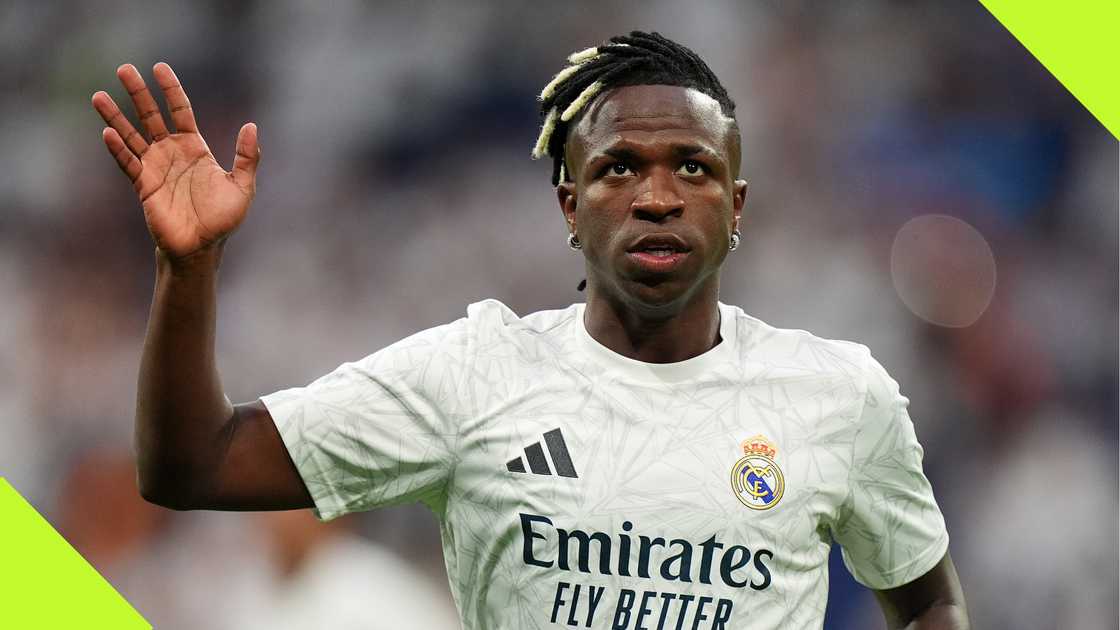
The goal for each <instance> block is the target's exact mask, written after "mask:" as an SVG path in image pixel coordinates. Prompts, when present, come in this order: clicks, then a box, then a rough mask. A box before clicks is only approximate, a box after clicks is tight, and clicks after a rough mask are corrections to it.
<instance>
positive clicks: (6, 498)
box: [0, 477, 152, 630]
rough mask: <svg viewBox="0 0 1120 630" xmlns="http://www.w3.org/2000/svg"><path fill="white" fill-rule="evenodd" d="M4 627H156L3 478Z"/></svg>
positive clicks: (0, 613) (0, 576)
mask: <svg viewBox="0 0 1120 630" xmlns="http://www.w3.org/2000/svg"><path fill="white" fill-rule="evenodd" d="M0 522H2V523H3V536H0V628H12V629H13V630H24V629H27V630H53V629H54V628H66V629H67V630H70V629H73V628H90V629H95V628H96V629H100V628H106V629H108V628H112V629H113V630H133V629H134V628H135V629H144V630H149V629H150V628H151V627H152V626H151V624H149V623H148V622H147V621H145V620H144V618H143V617H141V616H140V613H138V612H136V610H134V609H133V608H132V606H130V605H129V604H128V602H127V601H125V600H124V598H123V597H121V596H120V594H119V593H117V592H116V591H115V590H113V587H112V586H111V585H110V584H109V583H108V582H106V581H105V578H103V577H101V575H100V574H99V573H98V572H97V571H96V570H94V568H93V567H92V566H90V564H89V563H88V562H86V561H85V559H84V558H82V556H81V555H79V554H78V552H77V551H75V550H74V548H73V547H71V546H70V544H69V543H67V542H66V540H65V539H64V538H63V537H62V536H61V535H60V534H59V533H58V532H56V531H55V530H54V528H53V527H51V525H50V523H48V522H47V521H46V519H44V518H43V517H42V516H40V515H39V513H38V512H36V511H35V508H34V507H32V506H31V504H30V503H28V502H27V501H26V500H25V499H24V498H23V497H22V496H20V495H19V493H18V492H16V490H15V488H13V487H12V486H11V484H9V483H8V482H7V480H5V479H4V478H3V477H0Z"/></svg>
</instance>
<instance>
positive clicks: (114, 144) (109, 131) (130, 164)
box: [101, 127, 144, 186]
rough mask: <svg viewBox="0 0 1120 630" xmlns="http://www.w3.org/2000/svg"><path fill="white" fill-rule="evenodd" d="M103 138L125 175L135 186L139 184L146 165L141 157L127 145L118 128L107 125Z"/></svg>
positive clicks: (102, 133)
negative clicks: (142, 162) (141, 160)
mask: <svg viewBox="0 0 1120 630" xmlns="http://www.w3.org/2000/svg"><path fill="white" fill-rule="evenodd" d="M101 139H102V140H104V141H105V146H106V147H108V149H109V153H111V154H112V155H113V158H114V159H115V160H116V161H117V166H119V167H121V170H122V171H124V174H125V175H128V179H129V180H130V181H131V182H132V185H133V186H136V185H137V182H139V181H140V173H141V172H142V171H143V170H144V165H143V164H141V163H140V158H138V157H136V155H134V154H133V153H132V151H131V150H130V149H129V148H128V146H127V145H125V143H124V140H122V139H121V135H120V134H119V133H117V130H116V129H113V128H112V127H106V128H105V129H104V130H102V132H101Z"/></svg>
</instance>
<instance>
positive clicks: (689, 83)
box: [533, 31, 735, 186]
mask: <svg viewBox="0 0 1120 630" xmlns="http://www.w3.org/2000/svg"><path fill="white" fill-rule="evenodd" d="M568 63H569V65H568V66H567V67H565V68H564V69H563V70H561V71H560V72H559V73H557V74H556V76H555V77H553V78H552V80H551V81H549V83H548V85H546V86H545V88H544V89H543V90H541V95H540V102H541V103H540V113H541V116H542V117H543V122H542V124H541V133H540V135H539V136H538V138H537V142H536V144H535V145H534V147H533V157H534V158H542V157H545V156H549V157H551V158H552V159H553V164H552V184H553V185H554V186H555V185H557V184H559V183H560V182H561V181H567V180H568V176H569V174H570V171H568V170H567V169H566V168H565V165H564V154H565V146H564V145H565V143H566V141H567V136H568V129H569V127H570V125H572V124H574V123H575V122H577V120H578V116H579V114H580V113H581V112H583V111H584V110H585V109H586V108H587V106H588V104H589V103H590V102H591V101H593V100H594V99H595V97H597V96H598V95H599V94H602V93H603V92H605V91H608V90H610V89H613V88H616V87H622V86H627V85H677V86H681V87H688V88H694V89H696V90H699V91H700V92H703V93H704V94H707V95H708V96H711V97H712V98H714V99H715V100H716V101H718V102H719V104H720V108H721V109H722V110H723V113H724V114H725V115H727V116H730V117H732V118H734V117H735V103H734V101H732V100H731V97H730V96H728V94H727V90H726V89H724V87H723V85H722V84H721V83H720V81H719V79H718V78H717V77H716V75H715V73H713V72H712V70H711V68H709V67H708V65H707V64H706V63H704V61H703V60H702V59H701V58H700V56H699V55H697V54H696V53H695V52H693V51H691V50H689V49H688V48H687V47H685V46H682V45H681V44H678V43H677V42H674V41H673V40H671V39H669V38H667V37H664V36H662V35H661V34H659V33H645V32H642V31H632V32H631V33H630V34H629V35H618V36H615V37H612V38H610V39H609V40H607V42H606V43H604V44H603V45H602V46H598V47H592V48H587V49H584V50H581V51H577V52H574V53H572V54H571V55H569V56H568Z"/></svg>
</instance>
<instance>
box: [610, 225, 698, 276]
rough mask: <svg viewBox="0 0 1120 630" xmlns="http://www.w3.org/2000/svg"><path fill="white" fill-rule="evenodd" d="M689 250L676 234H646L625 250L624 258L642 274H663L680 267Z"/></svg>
mask: <svg viewBox="0 0 1120 630" xmlns="http://www.w3.org/2000/svg"><path fill="white" fill-rule="evenodd" d="M691 249H692V248H690V247H689V246H688V243H686V242H685V241H684V239H682V238H681V237H679V236H677V235H676V234H671V233H661V234H646V235H645V236H642V237H641V238H639V239H638V240H636V241H634V243H633V244H632V245H630V247H628V248H627V249H626V257H627V259H629V260H630V261H631V262H632V263H634V265H635V266H637V267H638V269H640V270H641V271H643V272H646V273H652V274H664V273H668V272H670V271H673V270H674V269H676V268H677V267H678V266H680V264H681V263H682V262H683V261H684V259H685V258H687V257H688V253H689V251H690V250H691Z"/></svg>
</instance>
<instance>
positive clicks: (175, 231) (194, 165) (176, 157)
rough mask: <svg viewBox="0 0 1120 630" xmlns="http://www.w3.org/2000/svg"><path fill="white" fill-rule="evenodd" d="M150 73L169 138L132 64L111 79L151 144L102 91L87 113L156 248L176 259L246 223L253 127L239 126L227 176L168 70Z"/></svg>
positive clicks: (254, 159) (255, 154) (256, 156)
mask: <svg viewBox="0 0 1120 630" xmlns="http://www.w3.org/2000/svg"><path fill="white" fill-rule="evenodd" d="M153 72H154V73H155V77H156V81H157V82H158V83H159V84H160V88H161V89H162V90H163V94H164V97H165V98H166V99H167V108H168V111H169V112H170V114H171V121H172V123H174V125H175V133H170V132H169V131H168V130H167V126H166V124H165V123H164V120H163V116H162V114H160V111H159V107H158V106H157V105H156V102H155V99H154V98H153V97H152V94H151V92H149V91H148V87H147V85H145V84H144V79H143V78H142V77H141V76H140V73H139V72H138V71H137V70H136V68H135V67H133V66H132V65H131V64H125V65H123V66H121V67H120V68H118V69H117V76H118V77H119V78H120V80H121V83H122V84H124V87H125V89H127V90H128V93H129V94H130V95H131V97H132V102H133V104H134V105H135V106H136V113H137V115H138V116H139V117H140V122H141V123H142V124H143V126H144V128H145V130H146V131H147V132H148V136H149V137H150V138H151V141H150V143H149V141H147V140H145V138H144V136H143V135H141V134H140V132H138V131H136V129H135V128H134V127H133V126H132V124H131V123H130V122H129V121H128V119H127V118H125V116H124V114H123V113H122V112H121V110H120V108H119V107H117V104H116V103H115V102H113V99H112V98H111V97H110V96H109V95H108V94H106V93H105V92H97V93H96V94H94V95H93V99H92V100H93V107H94V109H96V110H97V113H99V114H100V115H101V117H102V118H103V119H104V120H105V123H106V124H107V125H109V126H108V127H106V128H105V130H104V131H103V132H102V138H103V139H104V141H105V146H106V147H108V149H109V152H110V153H112V154H113V157H114V158H116V160H117V164H118V165H119V166H120V167H121V170H123V171H124V173H125V174H126V175H128V178H129V179H130V180H132V185H133V187H134V188H135V189H136V193H137V195H138V196H139V197H140V203H141V205H142V206H143V207H144V219H145V220H146V221H147V223H148V230H149V231H150V232H151V234H152V238H153V239H155V242H156V245H157V246H158V247H159V248H160V249H162V250H164V251H165V252H166V253H167V254H168V255H169V256H171V257H172V258H183V257H186V256H189V255H191V254H193V253H195V252H198V251H199V250H201V249H203V248H205V247H207V246H209V245H211V244H213V243H217V242H220V241H221V240H223V239H224V238H226V237H227V236H229V234H231V233H232V232H233V231H234V230H235V229H237V226H239V225H240V224H241V222H242V221H243V220H244V219H245V215H246V213H247V212H248V210H249V204H250V203H252V201H253V195H254V192H255V190H256V171H257V163H258V162H259V160H260V149H259V146H258V144H257V127H256V125H254V124H253V123H247V124H245V125H244V126H242V127H241V131H240V132H239V133H238V134H237V153H236V157H235V158H234V161H233V170H232V171H226V170H225V169H223V168H222V167H221V165H219V164H218V161H217V160H215V159H214V154H213V153H211V152H210V147H208V146H207V145H206V141H205V140H203V139H202V136H201V135H200V134H199V133H198V126H197V124H196V123H195V119H194V113H193V111H192V110H191V106H190V101H188V100H187V95H186V92H184V91H183V87H182V85H180V84H179V80H178V78H177V77H176V76H175V72H174V71H173V70H172V69H171V67H170V66H168V65H167V64H165V63H158V64H156V65H155V67H154V68H153Z"/></svg>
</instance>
